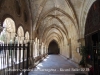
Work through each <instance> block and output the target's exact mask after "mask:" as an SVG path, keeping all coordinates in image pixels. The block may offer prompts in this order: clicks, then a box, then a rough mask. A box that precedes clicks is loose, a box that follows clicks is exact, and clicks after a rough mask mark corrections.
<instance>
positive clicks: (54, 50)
mask: <svg viewBox="0 0 100 75" xmlns="http://www.w3.org/2000/svg"><path fill="white" fill-rule="evenodd" d="M48 54H60V49H59V46H58V44H57V42H56V41H55V40H53V41H51V42H50V44H49V47H48Z"/></svg>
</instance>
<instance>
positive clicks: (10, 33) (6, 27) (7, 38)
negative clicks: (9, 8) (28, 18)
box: [0, 17, 16, 43]
mask: <svg viewBox="0 0 100 75" xmlns="http://www.w3.org/2000/svg"><path fill="white" fill-rule="evenodd" d="M15 31H16V28H15V22H14V20H13V19H12V18H9V17H7V18H5V20H4V22H3V31H2V32H1V34H0V40H1V41H3V42H4V43H11V42H12V43H13V42H14V37H15V34H16V33H15Z"/></svg>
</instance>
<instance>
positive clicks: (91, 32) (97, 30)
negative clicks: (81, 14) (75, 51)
mask: <svg viewBox="0 0 100 75" xmlns="http://www.w3.org/2000/svg"><path fill="white" fill-rule="evenodd" d="M85 45H86V47H87V48H88V56H90V57H91V58H87V62H88V63H89V64H91V65H92V66H94V72H95V74H94V75H99V74H100V70H99V68H100V67H98V68H97V66H99V65H100V59H99V58H98V57H100V1H99V0H97V1H95V2H94V3H93V4H92V6H91V8H90V10H89V12H88V16H87V20H86V25H85Z"/></svg>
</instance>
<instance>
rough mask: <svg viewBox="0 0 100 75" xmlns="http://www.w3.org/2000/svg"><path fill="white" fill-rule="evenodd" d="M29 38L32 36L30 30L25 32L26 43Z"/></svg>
mask: <svg viewBox="0 0 100 75" xmlns="http://www.w3.org/2000/svg"><path fill="white" fill-rule="evenodd" d="M29 38H30V36H29V32H28V31H27V32H26V33H25V39H24V40H25V43H27V42H29Z"/></svg>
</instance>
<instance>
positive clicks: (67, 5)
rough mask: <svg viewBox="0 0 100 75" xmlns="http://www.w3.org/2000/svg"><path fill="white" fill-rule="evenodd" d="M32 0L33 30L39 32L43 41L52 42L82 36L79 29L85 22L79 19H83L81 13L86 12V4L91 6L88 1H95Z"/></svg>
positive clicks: (89, 0)
mask: <svg viewBox="0 0 100 75" xmlns="http://www.w3.org/2000/svg"><path fill="white" fill-rule="evenodd" d="M30 1H31V9H32V10H31V11H32V19H33V30H34V31H35V32H36V33H37V37H38V38H39V39H40V41H41V42H44V41H45V42H46V41H49V42H51V41H52V40H56V41H57V42H58V41H60V39H66V40H67V41H68V40H69V39H79V38H80V32H79V30H80V29H81V28H80V26H81V25H83V24H81V23H80V22H81V21H79V20H81V15H83V14H84V13H83V12H82V9H83V8H84V10H85V8H86V6H89V7H90V5H89V4H88V2H93V1H94V0H30ZM87 11H88V10H87ZM84 12H86V11H84ZM85 16H86V15H85ZM82 18H83V17H82ZM80 24H81V25H80ZM36 33H35V34H36ZM47 38H48V39H47ZM49 42H48V43H49Z"/></svg>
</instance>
